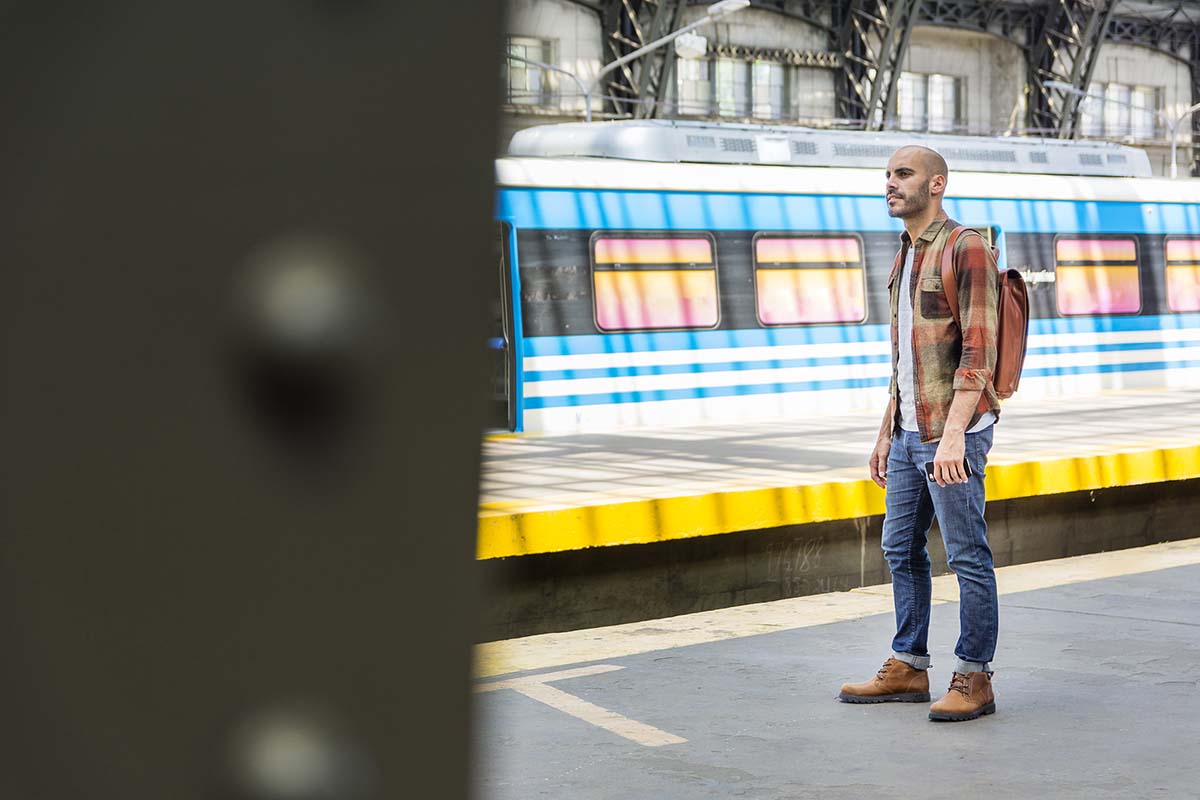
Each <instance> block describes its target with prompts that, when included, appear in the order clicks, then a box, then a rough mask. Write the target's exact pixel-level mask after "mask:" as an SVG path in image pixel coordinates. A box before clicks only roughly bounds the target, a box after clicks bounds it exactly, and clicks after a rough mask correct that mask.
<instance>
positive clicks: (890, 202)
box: [884, 145, 950, 219]
mask: <svg viewBox="0 0 1200 800" xmlns="http://www.w3.org/2000/svg"><path fill="white" fill-rule="evenodd" d="M949 174H950V170H949V169H948V168H947V167H946V159H944V158H942V157H941V156H940V155H938V154H937V153H936V152H934V151H933V150H930V149H929V148H928V147H921V146H920V145H908V146H907V147H901V148H900V149H899V150H897V151H896V152H894V153H892V157H891V158H890V159H888V164H887V186H886V190H885V193H884V196H885V199H886V200H887V207H888V215H889V216H892V217H899V218H901V219H907V218H909V217H913V216H916V215H917V214H920V213H921V212H923V211H925V210H926V209H927V208H929V206H930V205H931V204H936V206H937V208H938V210H941V207H942V194H943V193H944V192H945V191H946V180H947V178H948V177H949Z"/></svg>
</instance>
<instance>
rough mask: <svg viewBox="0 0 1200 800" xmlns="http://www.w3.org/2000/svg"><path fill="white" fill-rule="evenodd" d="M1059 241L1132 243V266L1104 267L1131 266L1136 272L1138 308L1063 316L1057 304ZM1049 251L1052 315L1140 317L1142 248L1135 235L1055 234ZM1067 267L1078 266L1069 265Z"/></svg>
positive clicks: (1066, 317)
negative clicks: (1052, 258)
mask: <svg viewBox="0 0 1200 800" xmlns="http://www.w3.org/2000/svg"><path fill="white" fill-rule="evenodd" d="M1060 239H1087V240H1091V241H1124V242H1133V264H1108V265H1104V266H1132V267H1134V268H1135V269H1136V271H1137V299H1138V307H1137V310H1135V311H1101V312H1099V313H1091V314H1064V313H1063V311H1062V306H1061V305H1060V303H1059V299H1060V294H1059V292H1060V291H1061V289H1062V282H1061V281H1059V280H1058V268H1059V260H1058V242H1059V240H1060ZM1051 249H1052V253H1053V256H1054V313H1056V314H1057V315H1058V316H1059V317H1060V318H1062V319H1076V318H1083V319H1089V318H1091V319H1094V318H1096V317H1137V316H1141V314H1142V312H1143V311H1144V310H1145V307H1146V301H1145V299H1144V298H1143V296H1142V246H1141V242H1139V241H1138V236H1137V234H1134V233H1056V234H1054V240H1053V242H1052V243H1051ZM1068 266H1078V265H1074V264H1070V265H1068Z"/></svg>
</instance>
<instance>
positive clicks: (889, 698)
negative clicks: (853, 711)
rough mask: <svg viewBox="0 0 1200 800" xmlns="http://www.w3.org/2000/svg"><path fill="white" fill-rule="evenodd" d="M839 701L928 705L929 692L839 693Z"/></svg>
mask: <svg viewBox="0 0 1200 800" xmlns="http://www.w3.org/2000/svg"><path fill="white" fill-rule="evenodd" d="M838 700H841V701H842V702H843V703H928V702H929V692H903V693H901V694H879V695H875V696H866V695H858V694H846V693H845V692H838Z"/></svg>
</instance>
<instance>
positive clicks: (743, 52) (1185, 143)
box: [500, 0, 1194, 175]
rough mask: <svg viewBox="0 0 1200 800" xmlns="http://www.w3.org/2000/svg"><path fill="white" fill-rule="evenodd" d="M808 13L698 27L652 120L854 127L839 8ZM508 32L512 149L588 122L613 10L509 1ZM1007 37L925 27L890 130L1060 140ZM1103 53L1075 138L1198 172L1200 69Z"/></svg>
mask: <svg viewBox="0 0 1200 800" xmlns="http://www.w3.org/2000/svg"><path fill="white" fill-rule="evenodd" d="M764 6H767V7H764ZM626 7H627V8H628V5H627V6H626ZM797 8H799V9H800V10H801V11H804V12H806V13H800V12H799V11H795V10H794V9H792V8H791V7H790V4H789V2H776V3H765V4H763V6H760V5H759V4H757V3H755V4H753V5H751V7H749V8H745V9H743V10H740V11H738V12H737V13H735V14H731V15H729V16H727V17H725V18H723V19H720V20H718V21H717V22H715V23H711V24H707V25H704V26H702V27H700V28H699V29H698V30H697V33H699V34H701V35H702V36H704V38H705V40H706V41H705V43H704V44H705V51H704V53H703V55H700V56H699V57H696V56H695V55H693V54H687V55H685V54H681V53H677V52H675V51H674V50H673V49H669V50H667V49H664V54H662V55H661V56H660V59H661V60H660V62H659V63H660V65H661V66H660V67H659V69H660V72H661V76H662V82H663V85H662V89H661V91H659V92H658V95H657V98H658V99H657V102H656V103H655V104H654V110H653V112H652V113H650V114H649V116H654V117H658V118H668V119H670V118H676V119H709V120H724V121H730V122H753V123H767V124H772V125H789V124H791V125H805V126H810V127H840V126H844V127H854V125H853V121H851V120H847V119H844V118H841V117H839V109H838V103H837V97H836V83H835V82H836V80H837V79H838V73H839V69H840V60H839V59H840V54H839V53H838V52H837V51H836V50H835V49H833V48H831V45H830V40H831V37H830V27H829V26H830V25H831V24H833V23H832V22H831V12H830V10H829V9H828V8H825V9H822V8H821V6H820V4H814V3H804V4H797ZM706 11H707V8H706V5H705V4H703V3H697V4H690V3H683V4H682V5H681V7H680V8H679V9H678V11H677V16H676V18H675V23H676V27H681V26H683V25H686V24H688V23H691V22H693V21H696V20H698V19H701V18H702V17H704V15H705V14H706ZM814 11H815V16H814V15H813V14H814ZM506 27H507V31H506V38H505V47H506V50H507V53H508V55H509V56H517V57H520V58H521V59H524V60H523V61H520V60H516V59H512V58H509V59H506V60H504V61H503V65H502V80H503V87H504V93H505V95H504V105H503V110H504V113H503V119H502V124H501V134H502V137H503V138H502V141H501V143H500V144H501V147H502V148H503V147H504V146H506V145H507V142H508V139H509V138H511V136H512V134H513V133H515V132H516V131H518V130H521V129H523V128H527V127H531V126H534V125H542V124H547V123H553V122H574V121H580V120H582V119H583V118H584V115H585V101H584V96H583V93H582V92H581V91H580V83H582V84H583V85H585V86H586V85H587V84H589V83H590V82H591V81H592V80H593V79H594V78H595V76H596V75H597V72H598V71H599V70H600V69H601V67H602V66H603V65H604V64H605V63H607V62H608V61H610V60H611V59H612V57H613V56H612V52H613V48H612V47H611V45H610V44H609V42H608V41H607V40H609V39H611V38H612V37H613V34H612V32H611V31H609V32H608V33H606V30H605V19H604V13H603V9H602V8H601V7H600V6H598V5H593V4H591V3H589V2H584V0H510V2H509V14H508V19H507V26H506ZM995 27H996V30H995V31H988V32H983V31H980V30H967V29H963V28H960V27H956V26H951V25H947V24H945V23H944V22H937V23H934V22H930V21H923V20H922V19H920V18H919V17H917V18H914V20H913V22H912V24H911V28H910V30H909V34H908V36H909V38H908V41H907V47H906V48H904V51H903V56H902V57H901V59H900V61H899V76H898V79H897V80H896V82H895V91H894V92H893V93H892V94H891V95H890V96H889V98H888V100H887V109H886V118H885V121H884V124H883V128H884V129H887V130H901V131H922V132H944V133H959V134H968V135H979V136H1026V135H1035V136H1036V135H1050V136H1056V135H1057V134H1055V133H1053V132H1047V131H1045V130H1042V129H1033V128H1030V124H1029V122H1028V120H1029V115H1028V113H1027V106H1028V103H1029V102H1030V97H1031V87H1030V86H1029V82H1030V70H1029V68H1028V58H1027V55H1026V53H1027V52H1028V43H1027V41H1026V39H1028V38H1029V34H1028V33H1027V32H1026V31H1023V30H1016V31H1007V32H1006V31H1002V30H1000V28H999V26H995ZM1096 46H1097V48H1098V49H1097V52H1096V54H1095V57H1094V66H1093V68H1092V75H1091V80H1090V82H1089V83H1088V85H1087V90H1086V93H1087V97H1086V99H1081V100H1080V101H1079V102H1080V107H1079V115H1078V122H1077V129H1076V132H1075V136H1076V138H1081V139H1097V140H1105V141H1113V142H1120V143H1123V144H1131V145H1134V146H1137V147H1141V148H1144V149H1145V150H1146V151H1147V153H1148V155H1149V157H1150V161H1151V165H1152V168H1153V170H1154V172H1155V174H1160V175H1161V174H1167V173H1168V171H1169V167H1170V159H1171V138H1172V134H1174V136H1175V138H1176V141H1177V142H1178V153H1177V158H1178V163H1179V172H1180V174H1181V175H1187V174H1188V173H1189V171H1190V168H1191V165H1192V163H1193V153H1192V139H1193V137H1192V131H1191V128H1192V123H1191V121H1190V119H1188V118H1185V119H1183V121H1182V122H1180V123H1178V124H1177V125H1176V128H1177V129H1176V130H1175V131H1172V130H1171V127H1172V125H1173V122H1172V121H1175V120H1179V119H1180V116H1181V115H1182V114H1183V113H1184V112H1185V111H1186V110H1187V109H1188V107H1189V106H1191V105H1192V103H1193V91H1194V90H1193V76H1192V67H1191V66H1190V65H1189V63H1188V61H1187V60H1186V59H1185V58H1181V57H1179V56H1177V55H1172V54H1170V53H1167V52H1163V51H1162V50H1158V49H1153V48H1151V47H1148V46H1143V45H1140V44H1129V43H1119V42H1113V41H1106V40H1103V39H1101V40H1099V41H1098V43H1097V45H1096ZM1185 55H1186V54H1185ZM530 62H541V63H543V64H549V65H552V66H555V67H558V68H559V69H560V70H565V72H555V71H551V70H547V69H544V68H541V67H538V66H535V65H534V64H531V63H530ZM668 62H669V63H668ZM566 73H571V75H574V76H575V77H577V78H578V82H577V81H576V80H574V79H573V78H572V77H571V75H567V74H566ZM608 86H609V84H608V83H607V82H605V83H604V84H603V85H600V86H598V87H597V88H596V90H595V93H594V95H593V97H592V98H591V112H592V118H593V119H597V120H600V119H613V118H627V117H629V116H631V114H630V112H629V111H628V108H629V106H628V104H624V105H623V106H622V105H621V104H616V105H614V104H613V103H612V102H610V100H609V99H607V98H606V96H605V93H606V91H609V90H608V88H607V87H608ZM608 97H609V98H611V97H612V95H608Z"/></svg>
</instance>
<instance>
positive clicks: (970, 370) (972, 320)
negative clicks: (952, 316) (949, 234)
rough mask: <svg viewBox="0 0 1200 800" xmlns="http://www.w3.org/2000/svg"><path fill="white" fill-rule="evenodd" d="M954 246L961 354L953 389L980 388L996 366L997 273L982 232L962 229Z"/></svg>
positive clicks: (972, 389)
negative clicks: (969, 231)
mask: <svg viewBox="0 0 1200 800" xmlns="http://www.w3.org/2000/svg"><path fill="white" fill-rule="evenodd" d="M954 249H955V258H954V265H955V273H956V277H957V283H958V318H959V324H960V326H961V329H962V356H961V357H960V358H959V361H958V369H956V370H955V371H954V390H955V391H958V390H959V389H964V390H967V391H982V390H983V389H985V388H986V387H987V385H988V382H989V381H990V380H991V379H992V372H993V370H995V368H996V336H997V331H998V327H999V319H998V314H997V294H998V292H999V282H1000V273H999V271H998V270H997V268H996V259H995V258H994V257H993V256H992V250H991V248H990V247H989V246H988V245H987V243H986V242H985V241H984V240H983V237H982V236H979V235H977V234H974V233H964V234H962V235H961V236H959V239H958V241H957V242H956V243H955V248H954Z"/></svg>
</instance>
